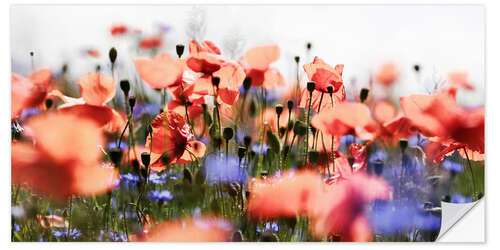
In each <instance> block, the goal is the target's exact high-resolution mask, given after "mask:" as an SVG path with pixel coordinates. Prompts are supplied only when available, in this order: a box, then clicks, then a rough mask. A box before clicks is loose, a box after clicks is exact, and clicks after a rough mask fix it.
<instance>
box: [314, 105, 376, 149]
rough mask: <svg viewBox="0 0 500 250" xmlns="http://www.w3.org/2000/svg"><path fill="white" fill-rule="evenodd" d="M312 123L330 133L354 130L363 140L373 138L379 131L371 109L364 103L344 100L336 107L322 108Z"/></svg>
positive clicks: (340, 134)
mask: <svg viewBox="0 0 500 250" xmlns="http://www.w3.org/2000/svg"><path fill="white" fill-rule="evenodd" d="M311 125H312V126H314V127H315V128H317V129H319V130H321V131H323V132H324V133H326V134H329V135H335V136H343V135H345V134H349V133H352V132H353V133H355V134H356V136H358V137H359V138H361V139H363V140H373V139H375V137H376V135H377V133H378V127H377V123H376V122H375V120H373V118H372V116H371V112H370V109H368V107H367V106H366V105H365V104H362V103H349V102H343V103H340V104H338V105H337V106H335V108H334V109H329V110H322V111H321V112H319V114H317V115H316V116H314V117H313V119H312V121H311Z"/></svg>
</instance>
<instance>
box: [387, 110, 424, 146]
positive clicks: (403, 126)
mask: <svg viewBox="0 0 500 250" xmlns="http://www.w3.org/2000/svg"><path fill="white" fill-rule="evenodd" d="M382 127H383V129H384V130H383V131H384V132H385V135H386V137H390V138H391V139H393V141H394V142H397V141H399V139H400V138H408V136H410V135H411V134H414V133H415V132H417V129H416V128H415V126H414V125H413V123H412V122H411V120H410V119H408V118H407V117H406V116H404V115H403V114H399V115H397V116H396V117H394V118H393V119H391V120H389V121H386V122H384V123H383V125H382Z"/></svg>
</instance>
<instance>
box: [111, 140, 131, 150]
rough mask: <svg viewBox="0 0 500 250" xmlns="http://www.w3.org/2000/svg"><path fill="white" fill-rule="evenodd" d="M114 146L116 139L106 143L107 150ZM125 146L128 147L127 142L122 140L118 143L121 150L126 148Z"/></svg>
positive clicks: (116, 145) (115, 145) (115, 146)
mask: <svg viewBox="0 0 500 250" xmlns="http://www.w3.org/2000/svg"><path fill="white" fill-rule="evenodd" d="M115 148H118V143H117V142H116V141H111V142H110V143H108V150H109V149H115ZM127 148H128V145H127V143H126V142H124V141H122V142H121V144H120V149H121V150H122V151H123V150H126V149H127Z"/></svg>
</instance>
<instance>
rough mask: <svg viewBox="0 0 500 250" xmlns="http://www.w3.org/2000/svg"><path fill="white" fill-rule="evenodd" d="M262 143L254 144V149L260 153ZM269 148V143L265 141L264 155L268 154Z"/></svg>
mask: <svg viewBox="0 0 500 250" xmlns="http://www.w3.org/2000/svg"><path fill="white" fill-rule="evenodd" d="M261 145H262V144H258V143H254V144H253V145H252V151H254V152H255V153H256V154H260V148H261ZM268 148H269V145H267V144H265V143H264V146H263V147H262V155H266V154H267V149H268Z"/></svg>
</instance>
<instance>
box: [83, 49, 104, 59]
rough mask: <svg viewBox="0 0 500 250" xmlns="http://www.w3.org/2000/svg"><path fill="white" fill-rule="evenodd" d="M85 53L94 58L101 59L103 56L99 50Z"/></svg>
mask: <svg viewBox="0 0 500 250" xmlns="http://www.w3.org/2000/svg"><path fill="white" fill-rule="evenodd" d="M85 53H86V54H87V55H89V56H91V57H93V58H99V57H100V56H101V53H99V50H95V49H88V50H86V51H85Z"/></svg>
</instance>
